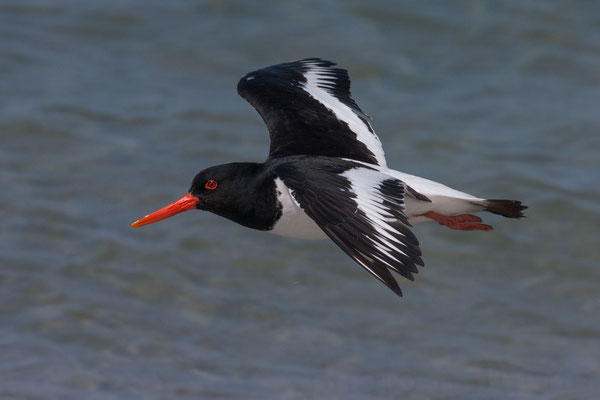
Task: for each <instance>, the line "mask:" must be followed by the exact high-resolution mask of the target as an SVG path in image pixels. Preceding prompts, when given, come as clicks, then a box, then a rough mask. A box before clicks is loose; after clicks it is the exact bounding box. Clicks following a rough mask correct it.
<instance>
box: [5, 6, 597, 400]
mask: <svg viewBox="0 0 600 400" xmlns="http://www.w3.org/2000/svg"><path fill="white" fill-rule="evenodd" d="M304 57H323V58H326V59H331V60H334V61H336V62H338V63H339V64H340V65H341V66H342V67H344V68H347V69H348V70H349V71H350V74H351V77H352V78H353V94H354V97H355V98H356V99H357V101H358V103H359V104H360V105H361V107H362V108H363V109H364V110H365V112H366V113H368V114H370V115H371V116H372V117H373V126H374V128H375V130H376V131H377V132H378V134H379V136H380V138H381V140H382V142H383V144H384V148H385V150H386V154H387V158H388V163H389V165H390V166H392V167H394V168H396V169H399V170H402V171H405V172H409V173H413V174H417V175H421V176H425V177H428V178H431V179H434V180H438V181H441V182H444V183H446V184H448V185H450V186H453V187H456V188H457V189H460V190H464V191H467V192H470V193H473V194H475V195H479V196H485V197H490V198H509V199H513V198H514V199H520V200H522V201H523V202H524V203H525V204H527V205H528V206H529V207H530V208H529V210H527V215H528V218H527V219H524V220H509V219H505V218H502V217H498V216H493V215H489V216H486V221H487V222H488V223H490V224H492V225H493V226H494V227H495V230H494V231H492V232H459V231H451V230H448V229H446V228H445V227H441V226H439V225H437V224H434V223H431V224H424V225H419V226H417V227H415V229H414V231H415V232H416V234H417V235H418V237H419V239H420V241H421V244H422V249H423V252H424V259H425V262H426V267H425V268H424V269H422V270H421V273H420V274H419V275H418V276H417V280H416V281H415V282H409V281H407V280H401V281H400V283H401V287H402V288H403V291H404V297H403V298H402V299H400V298H398V297H396V296H395V295H394V294H393V293H392V292H391V291H390V290H388V289H386V288H385V287H384V286H383V285H382V284H380V283H379V282H378V281H377V280H376V279H374V278H372V277H371V276H370V275H369V274H368V273H367V272H365V271H364V270H362V269H361V268H360V267H359V266H358V265H357V264H356V263H354V262H353V261H352V260H350V259H349V258H348V257H347V256H346V255H345V254H344V253H343V252H342V251H341V250H340V249H338V248H337V247H336V246H335V245H334V244H333V243H330V242H327V241H317V242H314V241H306V242H305V241H300V240H295V239H287V238H281V237H276V236H272V235H269V234H268V233H263V232H258V231H251V230H249V229H246V228H243V227H241V226H238V225H236V224H234V223H232V222H230V221H227V220H225V219H222V218H219V217H217V216H214V215H212V214H209V213H202V212H188V213H185V214H181V215H178V216H176V217H174V218H172V219H169V220H166V221H163V222H161V223H158V224H155V225H151V226H148V227H144V228H140V229H136V230H133V229H131V228H130V226H129V225H130V223H131V222H132V221H134V220H135V219H137V218H139V217H141V216H143V215H145V214H147V213H148V212H150V211H153V210H155V209H157V208H159V207H162V206H163V205H165V204H167V203H169V202H171V201H173V200H175V199H177V198H179V197H180V196H181V195H183V194H184V193H185V192H186V191H187V189H188V187H189V184H190V183H191V180H192V178H193V176H194V174H195V173H196V172H198V171H200V170H201V169H203V168H205V167H207V166H210V165H214V164H219V163H225V162H231V161H242V160H248V161H262V160H263V159H264V158H265V156H266V154H267V149H268V136H267V133H266V128H265V127H264V125H263V122H262V120H261V119H260V117H259V115H258V114H257V113H256V112H255V111H254V109H252V108H251V106H250V105H248V104H247V103H246V102H245V101H244V100H243V99H241V98H240V97H239V96H238V95H237V93H236V90H235V88H236V84H237V81H238V79H239V77H241V76H242V75H243V74H244V73H246V72H248V71H251V70H254V69H257V68H261V67H264V66H267V65H270V64H274V63H279V62H283V61H288V60H293V59H299V58H304ZM599 104H600V3H598V2H593V1H581V2H567V1H547V2H542V1H519V0H513V1H504V2H495V1H483V0H471V1H458V2H442V1H439V2H396V1H374V2H366V1H354V0H353V1H345V0H338V1H309V0H304V1H297V2H269V1H264V0H257V1H253V2H245V1H221V0H218V1H217V0H215V1H179V2H167V1H158V0H155V1H133V0H130V1H116V0H114V1H75V0H72V1H67V0H60V1H41V0H39V1H33V0H1V1H0V139H1V140H0V188H1V190H0V398H1V399H3V400H4V399H11V400H17V399H18V400H23V399H294V400H295V399H344V400H346V399H412V400H425V399H563V400H567V399H597V398H600V397H599V396H600V265H599V260H600V242H599V238H600V235H599V233H600V229H599V228H598V227H599V225H600V108H599V107H600V106H599Z"/></svg>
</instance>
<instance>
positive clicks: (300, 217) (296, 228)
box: [269, 178, 327, 240]
mask: <svg viewBox="0 0 600 400" xmlns="http://www.w3.org/2000/svg"><path fill="white" fill-rule="evenodd" d="M275 186H276V188H275V190H276V191H277V201H278V204H280V205H281V217H279V219H278V220H277V221H275V224H274V225H273V227H272V228H271V230H270V231H269V232H271V233H274V234H276V235H281V236H287V237H294V238H298V239H307V240H319V239H327V235H325V233H324V232H323V231H322V230H321V228H319V226H318V225H317V224H316V223H315V221H313V220H312V219H311V218H310V217H309V216H308V215H306V213H305V212H304V210H302V208H301V207H300V205H299V204H298V202H297V201H296V200H295V199H294V198H293V197H292V194H291V193H290V189H289V188H288V187H287V186H286V185H285V183H283V181H282V180H281V179H279V178H276V179H275Z"/></svg>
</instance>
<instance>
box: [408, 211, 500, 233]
mask: <svg viewBox="0 0 600 400" xmlns="http://www.w3.org/2000/svg"><path fill="white" fill-rule="evenodd" d="M416 216H417V217H427V218H430V219H432V220H434V221H436V222H438V223H439V224H440V225H445V226H447V227H448V228H450V229H456V230H461V231H491V230H492V229H494V228H492V226H491V225H485V224H481V223H480V222H481V221H482V220H481V218H479V217H478V216H476V215H471V214H462V215H442V214H438V213H436V212H434V211H428V212H426V213H425V214H419V215H416Z"/></svg>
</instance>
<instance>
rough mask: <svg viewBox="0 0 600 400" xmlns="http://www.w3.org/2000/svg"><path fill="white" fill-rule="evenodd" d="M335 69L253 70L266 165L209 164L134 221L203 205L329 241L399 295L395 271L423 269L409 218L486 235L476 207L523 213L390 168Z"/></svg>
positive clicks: (407, 273)
mask: <svg viewBox="0 0 600 400" xmlns="http://www.w3.org/2000/svg"><path fill="white" fill-rule="evenodd" d="M334 65H335V64H334V63H332V62H330V61H326V60H322V59H319V58H308V59H304V60H299V61H293V62H288V63H283V64H277V65H273V66H270V67H267V68H263V69H260V70H257V71H254V72H250V73H248V74H246V75H245V76H244V77H243V78H242V79H241V80H240V82H239V83H238V86H237V90H238V93H239V94H240V95H241V96H242V97H243V98H244V99H246V100H247V101H248V102H249V103H250V104H251V105H252V106H254V108H256V110H257V111H258V113H259V114H260V115H261V117H262V118H263V120H264V122H265V123H266V125H267V128H268V130H269V135H270V138H271V146H270V149H269V156H268V157H267V159H266V160H265V162H263V163H251V162H241V163H240V162H238V163H230V164H223V165H217V166H214V167H210V168H207V169H205V170H204V171H201V172H199V173H198V174H197V175H196V176H195V178H194V180H193V182H192V186H191V187H190V189H189V191H188V193H187V194H186V195H185V196H183V197H182V198H181V199H179V200H177V201H176V202H174V203H172V204H170V205H168V206H166V207H164V208H162V209H160V210H158V211H156V212H154V213H152V214H150V215H147V216H145V217H144V218H142V219H140V220H138V221H136V222H134V223H133V224H132V225H131V226H132V227H134V228H136V227H139V226H143V225H147V224H151V223H153V222H156V221H159V220H162V219H164V218H168V217H171V216H173V215H175V214H178V213H180V212H182V211H187V210H192V209H200V210H206V211H211V212H213V213H215V214H218V215H220V216H223V217H225V218H228V219H230V220H232V221H234V222H237V223H238V224H241V225H244V226H247V227H249V228H253V229H258V230H262V231H268V232H272V233H276V234H279V235H283V236H291V237H296V238H301V239H325V238H327V237H329V238H330V239H331V240H333V242H334V243H335V244H337V245H338V246H339V247H340V248H341V249H342V250H344V251H345V252H346V253H347V254H348V255H349V256H350V257H352V258H353V259H354V260H355V261H356V262H357V263H358V264H360V265H361V266H362V267H364V268H365V269H366V270H367V271H369V272H370V273H371V274H373V275H374V276H375V277H376V278H377V279H379V280H380V281H381V282H383V283H384V284H385V285H387V286H388V287H389V288H390V289H391V290H393V291H394V292H395V293H396V294H398V295H399V296H402V291H401V290H400V287H399V286H398V283H397V282H396V280H395V279H394V277H393V275H392V274H391V272H390V271H394V272H396V273H398V274H400V275H402V276H404V277H406V278H408V279H410V280H414V277H413V274H415V273H417V272H418V270H417V266H418V265H420V266H423V265H424V264H423V260H422V259H421V250H420V248H419V242H418V240H417V238H416V237H415V235H414V234H413V233H412V232H411V230H410V228H411V224H413V223H417V222H422V221H427V220H429V221H431V220H433V221H436V222H438V223H439V224H441V225H445V226H447V227H448V228H450V229H457V230H465V231H471V230H481V231H489V230H491V229H492V227H491V226H490V225H485V224H482V223H481V222H482V220H481V218H479V217H477V216H475V215H473V214H472V213H476V212H480V211H489V212H491V213H494V214H500V215H502V216H505V217H508V218H521V217H523V214H522V212H521V211H522V210H524V209H525V208H527V207H525V206H523V205H522V204H521V202H520V201H517V200H490V199H483V198H479V197H475V196H472V195H470V194H467V193H463V192H459V191H458V190H454V189H451V188H449V187H447V186H444V185H442V184H441V183H437V182H433V181H431V180H428V179H424V178H420V177H418V176H413V175H409V174H405V173H403V172H399V171H395V170H393V169H390V168H388V167H387V165H386V161H385V156H384V152H383V149H382V147H381V142H380V141H379V138H378V137H377V135H376V134H375V132H374V131H373V128H372V127H371V124H370V123H369V117H368V116H367V115H366V114H365V113H363V111H362V110H361V109H360V107H359V106H358V104H356V102H355V101H354V100H353V99H352V97H351V95H350V79H349V77H348V73H347V71H346V70H344V69H340V68H335V67H334Z"/></svg>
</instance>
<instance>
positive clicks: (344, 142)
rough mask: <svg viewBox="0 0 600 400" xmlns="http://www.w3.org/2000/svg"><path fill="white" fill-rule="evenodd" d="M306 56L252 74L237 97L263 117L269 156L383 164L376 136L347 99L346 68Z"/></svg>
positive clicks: (359, 112)
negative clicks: (319, 157) (305, 57)
mask: <svg viewBox="0 0 600 400" xmlns="http://www.w3.org/2000/svg"><path fill="white" fill-rule="evenodd" d="M333 65H335V64H334V63H332V62H330V61H325V60H321V59H318V58H308V59H305V60H300V61H293V62H288V63H284V64H277V65H273V66H270V67H267V68H263V69H260V70H258V71H254V72H250V73H248V74H246V76H244V77H243V78H242V79H241V80H240V82H239V83H238V87H237V89H238V93H239V94H240V96H242V97H243V98H244V99H246V100H247V101H248V102H249V103H250V104H252V106H254V108H256V110H257V111H258V113H259V114H260V115H261V116H262V118H263V120H264V121H265V124H266V125H267V128H268V129H269V135H270V137H271V148H270V150H269V157H271V158H280V157H286V156H294V155H315V156H328V157H340V158H350V159H353V160H358V161H363V162H367V163H370V164H376V165H380V166H385V165H386V162H385V156H384V153H383V149H382V147H381V142H380V141H379V138H378V137H377V135H376V134H375V132H374V131H373V129H372V128H371V125H370V124H369V122H368V121H367V119H368V117H367V116H366V115H365V114H364V113H363V112H362V110H361V109H360V108H359V107H358V105H357V104H356V103H355V102H354V100H353V99H352V97H351V96H350V79H349V78H348V73H347V72H346V70H343V69H339V68H332V66H333Z"/></svg>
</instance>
